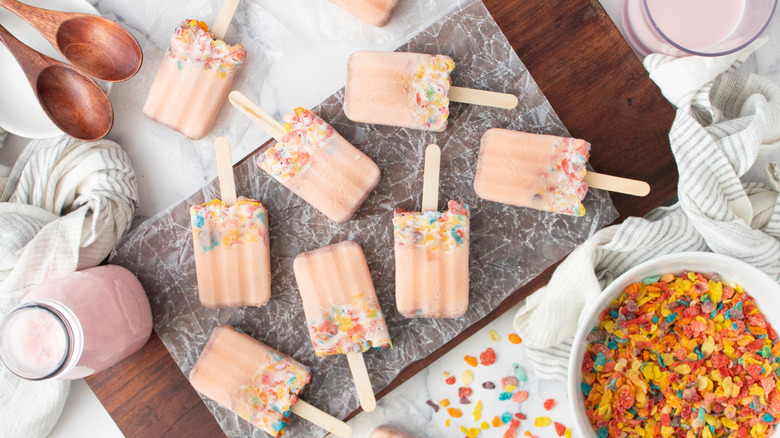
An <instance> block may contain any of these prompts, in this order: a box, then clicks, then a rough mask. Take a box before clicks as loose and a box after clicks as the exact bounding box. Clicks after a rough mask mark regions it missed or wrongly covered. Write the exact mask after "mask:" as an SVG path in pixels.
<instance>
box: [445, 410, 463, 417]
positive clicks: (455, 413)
mask: <svg viewBox="0 0 780 438" xmlns="http://www.w3.org/2000/svg"><path fill="white" fill-rule="evenodd" d="M447 413H448V414H450V417H453V418H460V417H462V416H463V411H461V410H460V409H458V408H447Z"/></svg>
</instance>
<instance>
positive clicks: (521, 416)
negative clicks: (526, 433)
mask: <svg viewBox="0 0 780 438" xmlns="http://www.w3.org/2000/svg"><path fill="white" fill-rule="evenodd" d="M515 417H517V419H518V420H525V419H526V416H525V414H522V413H520V412H518V413H516V414H515Z"/></svg>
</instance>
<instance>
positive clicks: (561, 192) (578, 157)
mask: <svg viewBox="0 0 780 438" xmlns="http://www.w3.org/2000/svg"><path fill="white" fill-rule="evenodd" d="M553 148H554V151H555V152H554V153H555V155H556V156H557V157H558V158H559V159H558V160H557V161H556V164H555V167H553V168H550V171H549V177H550V179H551V180H552V181H553V184H550V185H549V186H547V185H540V186H539V187H538V191H537V193H536V194H535V195H534V196H539V197H545V196H547V197H548V199H549V210H550V211H552V212H554V213H566V214H573V215H575V216H584V215H585V207H584V206H583V205H582V199H583V198H585V195H586V194H587V193H588V185H587V184H585V183H584V182H583V181H582V178H584V177H585V172H587V169H586V168H585V163H587V162H588V155H589V154H588V152H589V149H590V144H589V143H588V142H586V141H585V140H579V139H576V138H570V137H561V138H560V141H559V142H557V143H555V145H554V146H553ZM545 192H549V193H548V194H547V195H545Z"/></svg>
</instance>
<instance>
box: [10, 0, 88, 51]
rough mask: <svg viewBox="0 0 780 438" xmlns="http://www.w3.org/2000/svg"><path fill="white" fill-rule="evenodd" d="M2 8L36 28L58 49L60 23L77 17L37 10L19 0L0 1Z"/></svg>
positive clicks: (48, 10)
mask: <svg viewBox="0 0 780 438" xmlns="http://www.w3.org/2000/svg"><path fill="white" fill-rule="evenodd" d="M0 6H2V7H4V8H6V9H8V10H9V11H11V12H13V13H14V14H16V15H17V16H18V17H19V18H21V19H22V20H24V21H26V22H27V24H29V25H30V26H32V27H33V28H35V30H37V31H38V32H40V34H41V35H43V37H44V38H46V40H47V41H49V42H50V43H51V44H52V45H53V46H54V47H57V28H58V27H59V26H60V23H62V22H63V21H65V20H67V19H68V18H71V17H73V16H76V15H83V14H79V13H74V12H61V11H52V10H50V9H43V8H36V7H35V6H30V5H28V4H25V3H22V2H19V1H17V0H0Z"/></svg>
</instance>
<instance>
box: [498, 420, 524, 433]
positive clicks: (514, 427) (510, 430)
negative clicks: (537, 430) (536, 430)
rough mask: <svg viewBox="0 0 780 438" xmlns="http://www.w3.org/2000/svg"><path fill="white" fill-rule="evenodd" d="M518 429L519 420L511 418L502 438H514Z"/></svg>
mask: <svg viewBox="0 0 780 438" xmlns="http://www.w3.org/2000/svg"><path fill="white" fill-rule="evenodd" d="M518 427H520V420H518V419H516V418H513V419H512V421H511V422H510V423H509V428H508V429H507V430H506V432H504V435H503V436H502V438H515V436H516V433H517V428H518Z"/></svg>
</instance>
